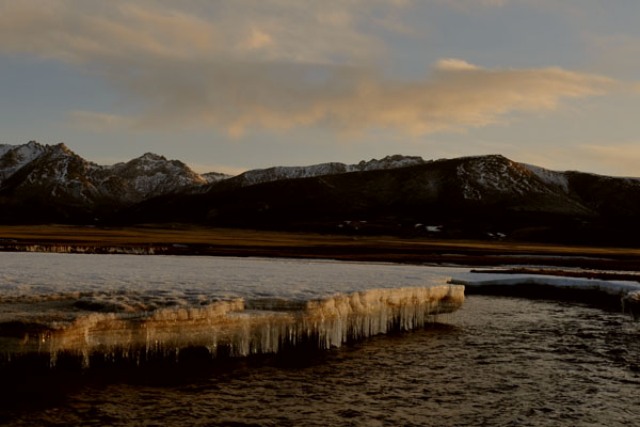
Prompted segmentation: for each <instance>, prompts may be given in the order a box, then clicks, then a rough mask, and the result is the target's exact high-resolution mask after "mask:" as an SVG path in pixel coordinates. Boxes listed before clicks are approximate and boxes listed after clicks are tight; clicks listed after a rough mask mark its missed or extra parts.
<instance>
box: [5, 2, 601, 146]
mask: <svg viewBox="0 0 640 427" xmlns="http://www.w3.org/2000/svg"><path fill="white" fill-rule="evenodd" d="M489 3H495V2H489ZM498 3H501V2H498ZM409 7H410V4H407V3H406V2H402V1H400V2H385V1H383V0H350V1H339V0H326V1H310V2H298V1H293V0H246V1H233V2H231V1H230V2H207V1H197V0H192V1H183V2H179V3H178V2H170V1H164V2H163V1H148V0H141V1H138V2H136V3H135V4H133V3H131V2H125V1H121V0H111V1H109V2H104V1H97V0H85V1H82V2H76V1H71V0H58V1H51V2H44V3H43V2H36V1H34V0H23V1H21V2H13V1H1V0H0V52H8V53H12V54H30V55H36V56H40V57H45V58H50V59H55V60H58V61H63V62H65V63H69V64H73V65H75V66H78V67H81V68H83V69H85V70H87V71H89V72H92V73H95V74H96V75H98V76H100V77H101V78H104V79H105V80H106V81H108V82H109V83H110V84H111V85H112V87H113V88H114V90H116V91H117V92H118V93H119V94H120V95H121V97H122V99H123V100H126V101H130V103H129V104H128V105H131V106H133V105H135V106H140V107H139V109H138V110H136V111H134V112H133V113H132V114H131V115H130V116H128V117H126V118H125V117H119V116H117V115H114V114H111V113H101V112H88V111H76V112H73V113H71V118H72V120H73V121H74V123H76V124H78V123H82V124H84V125H85V126H89V125H90V126H93V127H94V128H100V129H108V128H110V127H118V126H120V127H122V126H128V127H137V128H141V129H145V128H151V129H156V128H159V127H160V128H162V127H173V128H193V127H199V128H201V127H209V128H214V129H222V130H225V131H226V132H228V133H229V134H231V135H234V136H241V135H242V134H243V133H245V132H247V131H251V130H254V129H258V130H261V129H269V130H276V131H278V130H288V129H293V128H298V127H324V128H330V129H334V130H336V131H337V132H341V133H358V132H363V131H367V130H370V129H378V128H380V129H393V130H397V131H400V132H403V133H407V134H413V135H423V134H427V133H432V132H440V131H464V130H465V129H467V128H470V127H479V126H486V125H490V124H494V123H498V122H504V121H508V118H509V114H510V113H513V112H523V111H524V112H544V111H551V110H554V109H556V108H558V106H559V105H560V104H561V103H562V102H563V101H564V100H566V99H571V98H584V97H589V96H594V95H599V94H602V93H605V92H606V91H607V90H609V88H610V86H612V85H613V82H612V81H611V80H609V79H607V78H605V77H601V76H598V75H592V74H584V73H578V72H572V71H568V70H563V69H560V68H538V69H491V68H484V67H481V66H478V65H474V64H471V63H469V62H466V61H464V60H462V59H455V58H448V59H442V60H440V61H438V62H437V63H436V64H435V66H434V67H433V68H432V69H431V70H429V72H428V73H426V74H425V75H424V76H423V77H422V78H420V79H415V80H400V79H394V78H391V77H389V76H386V75H384V74H383V73H382V72H381V71H379V70H380V69H381V67H380V64H381V63H382V62H384V58H385V49H386V47H385V44H384V43H383V41H382V40H380V39H379V38H378V37H377V36H376V34H375V32H373V31H372V30H371V29H370V26H371V25H369V24H371V22H372V21H375V24H374V25H373V26H374V27H375V26H380V22H384V21H385V17H388V18H389V19H388V22H389V23H390V24H393V23H397V19H398V11H399V10H404V9H405V8H409ZM369 8H373V9H375V11H376V14H375V19H373V18H372V17H371V15H370V14H367V13H363V11H364V10H369ZM129 110H131V108H129Z"/></svg>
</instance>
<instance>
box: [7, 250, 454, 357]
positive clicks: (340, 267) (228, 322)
mask: <svg viewBox="0 0 640 427" xmlns="http://www.w3.org/2000/svg"><path fill="white" fill-rule="evenodd" d="M0 262H1V263H2V269H1V272H0V358H1V360H2V363H3V364H5V365H7V364H10V363H11V361H14V360H20V359H24V358H29V357H32V356H36V357H38V358H40V359H42V358H46V359H47V360H48V362H49V363H50V364H52V365H55V364H56V363H57V362H58V360H59V359H60V357H65V358H67V359H68V358H72V359H76V360H78V361H79V362H80V363H82V364H83V365H85V366H86V365H88V364H91V363H93V362H94V361H100V362H102V361H107V362H110V361H119V360H128V361H134V362H136V363H138V362H144V361H145V360H155V359H157V358H165V357H170V358H174V359H175V358H176V357H177V356H179V354H180V352H181V350H183V349H187V348H199V349H204V350H206V351H207V352H208V353H209V354H210V355H212V356H213V357H215V356H220V355H232V356H242V355H249V354H258V353H273V352H278V351H280V350H281V349H282V348H291V347H296V346H299V345H303V346H308V347H312V348H319V349H323V348H329V347H333V346H340V345H342V344H344V343H346V342H348V341H350V340H357V339H361V338H365V337H368V336H372V335H376V334H381V333H386V332H390V331H397V330H410V329H414V328H419V327H422V326H423V325H425V324H426V323H428V322H431V321H433V320H434V316H436V315H438V314H442V313H450V312H452V311H454V310H456V309H458V308H459V307H460V306H461V305H462V303H463V301H464V287H463V286H459V285H451V284H448V283H447V281H448V279H449V277H450V275H451V272H452V271H461V269H448V268H427V267H420V266H400V265H391V264H388V265H385V264H375V265H373V264H360V263H338V262H330V261H294V260H267V259H251V258H249V259H239V258H211V257H186V258H184V257H183V258H180V257H151V256H150V257H140V256H124V255H117V256H116V255H112V256H105V255H102V256H101V255H59V254H25V253H15V254H3V255H2V257H1V258H0Z"/></svg>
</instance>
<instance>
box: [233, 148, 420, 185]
mask: <svg viewBox="0 0 640 427" xmlns="http://www.w3.org/2000/svg"><path fill="white" fill-rule="evenodd" d="M424 163H427V161H426V160H424V159H423V158H422V157H409V156H402V155H393V156H387V157H385V158H383V159H380V160H378V159H371V160H369V161H364V160H363V161H361V162H359V163H356V164H345V163H339V162H329V163H320V164H317V165H311V166H276V167H271V168H267V169H253V170H250V171H247V172H245V173H243V174H240V175H238V176H236V177H234V178H233V179H234V181H235V182H236V183H237V184H239V185H240V186H242V187H246V186H249V185H255V184H262V183H265V182H272V181H280V180H284V179H296V178H311V177H316V176H323V175H337V174H343V173H350V172H364V171H372V170H381V169H398V168H403V167H409V166H415V165H420V164H424Z"/></svg>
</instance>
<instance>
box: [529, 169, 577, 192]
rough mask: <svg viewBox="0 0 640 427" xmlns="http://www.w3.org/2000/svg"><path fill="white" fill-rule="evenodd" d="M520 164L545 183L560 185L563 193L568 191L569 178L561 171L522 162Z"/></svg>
mask: <svg viewBox="0 0 640 427" xmlns="http://www.w3.org/2000/svg"><path fill="white" fill-rule="evenodd" d="M522 166H523V167H525V168H526V169H528V170H529V171H531V173H533V174H534V175H535V176H537V177H538V178H540V179H541V180H542V182H544V183H545V184H547V185H553V186H556V187H560V188H561V189H562V190H563V191H564V192H565V193H568V192H569V180H568V179H567V175H566V174H565V173H563V172H555V171H551V170H548V169H544V168H541V167H539V166H534V165H529V164H526V163H522Z"/></svg>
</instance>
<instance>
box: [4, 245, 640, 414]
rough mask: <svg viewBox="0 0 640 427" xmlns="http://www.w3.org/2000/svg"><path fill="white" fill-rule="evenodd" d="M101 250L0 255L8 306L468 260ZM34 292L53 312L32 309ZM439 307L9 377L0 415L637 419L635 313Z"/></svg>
mask: <svg viewBox="0 0 640 427" xmlns="http://www.w3.org/2000/svg"><path fill="white" fill-rule="evenodd" d="M95 257H96V256H90V255H73V256H70V255H53V254H0V264H1V265H0V267H1V272H0V289H1V290H2V298H3V302H2V304H0V307H3V310H4V311H3V313H4V314H3V315H4V316H15V315H16V313H18V310H22V312H23V315H25V316H27V317H26V318H28V317H29V316H30V315H33V316H34V317H33V319H36V320H38V321H43V319H46V318H47V316H55V315H56V314H55V310H61V311H62V312H66V315H69V313H68V312H67V311H68V310H69V307H68V306H67V305H65V304H62V305H58V304H57V302H60V301H67V298H70V297H73V298H75V299H76V300H78V299H80V300H82V299H85V300H86V302H87V304H88V303H89V302H90V303H92V304H94V305H93V307H94V308H97V309H103V310H107V311H108V312H111V311H109V310H115V309H117V310H120V311H118V313H121V314H122V315H134V314H135V313H137V311H136V310H138V309H139V307H146V309H148V310H152V309H156V310H157V309H162V307H185V306H186V307H191V306H193V305H194V304H196V305H198V304H200V305H202V304H205V305H206V304H211V303H215V301H233V300H235V299H236V298H242V299H246V300H253V299H256V300H264V299H267V300H270V299H274V298H275V299H278V300H284V301H290V302H291V304H294V305H295V303H296V302H300V301H311V300H315V299H320V300H322V299H325V300H326V299H327V298H332V296H335V295H336V294H341V295H344V294H349V293H353V292H364V293H366V292H367V291H368V290H372V289H388V290H389V291H392V290H394V289H401V288H405V289H414V288H415V287H418V286H425V285H430V286H436V287H438V286H442V285H443V284H444V283H445V282H446V281H447V280H448V279H449V278H450V277H451V276H453V275H461V276H462V277H467V276H466V275H465V271H466V269H462V268H434V267H421V266H400V265H390V264H389V265H387V264H360V263H355V264H350V263H336V262H331V261H293V260H265V259H238V258H197V257H194V258H190V257H185V258H178V257H162V256H156V257H140V256H103V257H101V258H95ZM33 304H35V305H33ZM38 304H44V305H43V306H44V307H49V308H50V309H51V310H52V311H51V312H49V313H42V312H40V313H28V311H29V307H31V308H33V307H37V306H38ZM89 305H91V304H89ZM10 306H13V308H12V309H9V308H8V307H10ZM83 307H84V305H83ZM11 310H13V312H11ZM25 313H26V314H25ZM76 314H77V313H76ZM59 315H60V316H61V317H60V318H61V319H63V321H64V316H62V315H61V314H59ZM434 319H437V322H436V323H430V322H427V323H426V325H427V326H426V327H419V328H417V330H414V331H412V332H401V333H393V334H391V335H378V336H375V337H373V338H369V339H366V340H364V341H360V342H358V343H356V344H351V345H348V346H342V347H340V348H332V349H330V350H328V351H323V352H317V351H311V352H300V353H292V354H289V355H288V356H286V357H277V356H273V355H270V354H267V355H263V356H259V357H251V358H248V359H243V358H240V359H230V360H225V361H220V363H217V362H211V361H209V362H206V361H204V362H203V360H202V359H201V358H198V357H194V358H193V359H192V363H191V362H188V363H177V364H169V365H162V366H141V367H135V366H127V367H126V368H123V369H120V368H118V367H113V366H112V367H109V366H107V367H102V368H100V369H95V370H94V369H90V370H85V371H77V370H75V371H72V372H65V371H60V370H52V371H47V370H46V369H45V370H42V369H40V370H34V372H33V375H31V376H17V377H16V376H12V375H9V376H8V377H7V378H3V380H5V381H4V382H3V384H4V388H3V391H2V394H3V395H2V396H0V397H1V399H0V401H1V402H2V404H0V424H6V425H17V426H27V425H29V426H31V425H96V426H98V425H114V426H158V425H177V426H180V425H190V426H191V425H202V426H228V425H233V426H276V425H277V426H281V425H284V426H287V425H289V426H297V425H309V426H327V425H332V426H343V425H356V426H376V425H380V426H386V425H389V426H395V425H408V426H412V425H413V426H456V425H457V426H459V425H500V426H508V425H514V426H515V425H518V426H520V425H525V426H526V425H530V426H575V425H594V426H595V425H607V426H628V425H635V424H637V422H638V419H640V404H639V403H638V399H637V396H638V390H640V323H638V322H634V321H633V319H632V318H631V317H630V316H627V315H624V314H622V313H620V312H617V311H613V312H612V311H606V310H602V309H599V308H592V307H589V306H585V305H581V304H576V303H571V304H570V303H558V302H549V301H537V300H536V301H530V300H525V299H518V298H506V297H495V296H477V295H471V296H468V297H467V298H466V300H465V302H464V304H463V305H462V307H461V308H460V309H459V310H457V311H455V312H453V313H451V314H442V315H439V316H437V317H436V318H434ZM23 367H24V366H23ZM21 375H22V374H21ZM9 377H10V378H9ZM7 379H8V380H7Z"/></svg>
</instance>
